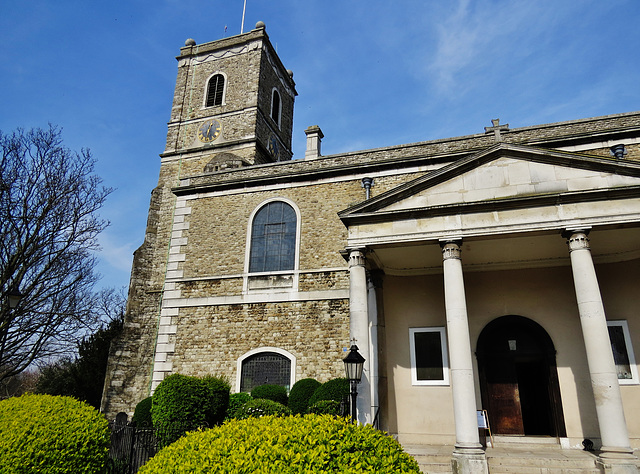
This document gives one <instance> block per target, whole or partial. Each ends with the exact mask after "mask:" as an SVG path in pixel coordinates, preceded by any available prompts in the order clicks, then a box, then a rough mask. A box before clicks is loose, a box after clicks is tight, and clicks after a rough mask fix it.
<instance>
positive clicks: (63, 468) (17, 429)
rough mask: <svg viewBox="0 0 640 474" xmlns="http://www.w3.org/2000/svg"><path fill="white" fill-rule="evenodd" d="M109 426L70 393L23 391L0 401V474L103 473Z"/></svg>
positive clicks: (97, 413)
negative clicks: (35, 393) (34, 393)
mask: <svg viewBox="0 0 640 474" xmlns="http://www.w3.org/2000/svg"><path fill="white" fill-rule="evenodd" d="M109 441H110V440H109V424H108V423H107V420H106V419H105V418H104V417H103V416H102V415H101V414H100V413H99V412H98V411H97V410H96V409H95V408H93V407H91V406H90V405H88V404H86V403H84V402H80V401H78V400H76V399H74V398H71V397H61V396H53V395H23V396H21V397H15V398H9V399H7V400H3V401H1V402H0V472H3V473H27V472H37V473H40V474H57V473H60V474H62V473H68V472H82V473H88V474H89V473H102V472H104V469H105V466H106V463H107V459H108V456H109Z"/></svg>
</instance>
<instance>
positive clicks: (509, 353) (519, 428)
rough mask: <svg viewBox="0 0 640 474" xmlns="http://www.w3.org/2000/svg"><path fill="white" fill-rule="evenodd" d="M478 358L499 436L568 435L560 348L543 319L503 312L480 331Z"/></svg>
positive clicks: (485, 400) (487, 403) (482, 385)
mask: <svg viewBox="0 0 640 474" xmlns="http://www.w3.org/2000/svg"><path fill="white" fill-rule="evenodd" d="M476 356H477V358H478V373H479V378H480V389H481V394H482V406H483V408H485V409H486V410H487V413H488V415H489V422H490V424H491V429H492V431H493V432H494V433H495V434H503V435H516V436H525V435H536V436H556V437H565V436H566V429H565V423H564V416H563V412H562V402H561V398H560V387H559V383H558V373H557V368H556V356H555V348H554V345H553V342H552V341H551V338H550V337H549V335H548V334H547V332H546V331H545V330H544V329H543V328H542V326H540V325H539V324H538V323H536V322H534V321H532V320H531V319H528V318H524V317H522V316H503V317H500V318H497V319H495V320H493V321H491V322H490V323H489V324H487V326H485V328H484V329H483V330H482V332H481V333H480V336H479V338H478V344H477V351H476Z"/></svg>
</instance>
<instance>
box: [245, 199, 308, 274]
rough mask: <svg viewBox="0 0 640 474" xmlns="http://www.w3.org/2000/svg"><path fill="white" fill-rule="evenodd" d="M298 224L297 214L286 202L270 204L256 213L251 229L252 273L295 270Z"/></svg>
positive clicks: (250, 268) (250, 262) (272, 202)
mask: <svg viewBox="0 0 640 474" xmlns="http://www.w3.org/2000/svg"><path fill="white" fill-rule="evenodd" d="M297 224H298V219H297V216H296V211H295V210H294V209H293V207H292V206H290V205H289V204H287V203H286V202H284V201H271V202H269V203H267V204H265V205H264V206H262V208H260V210H259V211H258V212H256V214H255V216H254V218H253V222H252V226H251V243H250V245H251V251H250V254H249V272H250V273H258V272H277V271H283V270H293V269H294V267H295V254H296V230H297Z"/></svg>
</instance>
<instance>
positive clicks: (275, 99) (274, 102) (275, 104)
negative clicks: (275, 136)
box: [271, 89, 282, 127]
mask: <svg viewBox="0 0 640 474" xmlns="http://www.w3.org/2000/svg"><path fill="white" fill-rule="evenodd" d="M281 108H282V106H281V102H280V93H278V91H277V90H276V89H273V95H272V96H271V118H272V119H273V121H274V122H275V123H276V124H277V125H278V127H280V109H281Z"/></svg>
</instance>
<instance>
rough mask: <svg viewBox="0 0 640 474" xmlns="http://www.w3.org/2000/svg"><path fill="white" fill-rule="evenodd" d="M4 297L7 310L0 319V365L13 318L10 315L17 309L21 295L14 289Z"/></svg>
mask: <svg viewBox="0 0 640 474" xmlns="http://www.w3.org/2000/svg"><path fill="white" fill-rule="evenodd" d="M6 296H7V303H8V304H9V309H8V310H7V312H6V313H5V314H2V316H1V317H0V331H1V333H0V339H1V341H0V363H3V362H4V360H3V357H4V348H5V345H6V344H7V334H8V333H9V325H10V324H11V318H12V316H13V315H12V314H11V313H12V312H13V310H14V309H16V308H17V307H18V303H20V300H21V299H22V293H20V290H19V289H18V288H16V287H14V288H12V289H11V290H9V291H8V292H7V293H6Z"/></svg>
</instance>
